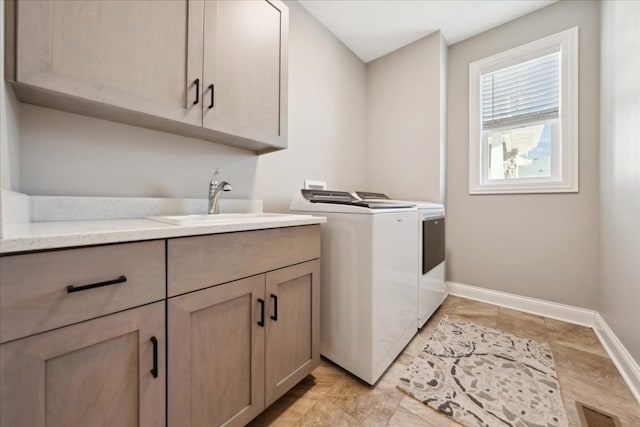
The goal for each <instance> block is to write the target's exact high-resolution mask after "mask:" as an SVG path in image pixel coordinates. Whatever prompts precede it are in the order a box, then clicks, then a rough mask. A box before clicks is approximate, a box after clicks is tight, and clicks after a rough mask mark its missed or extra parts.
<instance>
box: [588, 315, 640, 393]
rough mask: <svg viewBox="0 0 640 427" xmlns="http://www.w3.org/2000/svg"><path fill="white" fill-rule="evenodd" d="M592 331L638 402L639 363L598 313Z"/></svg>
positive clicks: (639, 384) (639, 390)
mask: <svg viewBox="0 0 640 427" xmlns="http://www.w3.org/2000/svg"><path fill="white" fill-rule="evenodd" d="M593 331H594V332H595V333H596V335H597V336H598V338H599V339H600V342H601V343H602V346H603V347H604V348H605V350H607V353H609V357H611V360H612V361H613V364H614V365H616V368H618V371H619V372H620V375H622V378H623V379H624V381H625V382H626V383H627V386H629V389H630V390H631V393H633V395H634V397H635V398H636V400H637V401H638V403H640V365H638V363H637V362H636V361H635V360H633V357H631V355H630V354H629V352H628V351H627V349H626V348H625V346H624V345H623V344H622V343H621V342H620V340H619V339H618V337H617V336H616V334H614V333H613V331H612V330H611V328H610V327H609V325H607V322H605V320H604V319H603V318H602V316H601V315H600V313H596V316H595V322H594V325H593Z"/></svg>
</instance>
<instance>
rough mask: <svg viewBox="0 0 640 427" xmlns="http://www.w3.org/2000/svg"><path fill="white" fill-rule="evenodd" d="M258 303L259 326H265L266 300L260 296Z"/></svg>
mask: <svg viewBox="0 0 640 427" xmlns="http://www.w3.org/2000/svg"><path fill="white" fill-rule="evenodd" d="M258 304H260V320H258V326H262V327H263V328H264V300H263V299H262V298H258Z"/></svg>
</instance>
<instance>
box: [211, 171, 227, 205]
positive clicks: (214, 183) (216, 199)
mask: <svg viewBox="0 0 640 427" xmlns="http://www.w3.org/2000/svg"><path fill="white" fill-rule="evenodd" d="M220 172H222V171H221V170H220V168H217V169H216V171H215V172H214V173H213V177H212V178H211V183H210V184H209V214H219V213H220V207H219V203H220V193H221V192H222V191H231V184H229V183H228V182H227V181H222V182H220V183H218V175H219V174H220Z"/></svg>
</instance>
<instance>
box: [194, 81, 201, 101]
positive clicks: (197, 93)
mask: <svg viewBox="0 0 640 427" xmlns="http://www.w3.org/2000/svg"><path fill="white" fill-rule="evenodd" d="M193 83H194V84H195V85H196V100H195V101H193V105H196V104H197V103H198V102H200V79H196V80H195V81H194V82H193Z"/></svg>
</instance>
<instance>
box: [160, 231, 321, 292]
mask: <svg viewBox="0 0 640 427" xmlns="http://www.w3.org/2000/svg"><path fill="white" fill-rule="evenodd" d="M319 257H320V226H319V225H305V226H299V227H287V228H272V229H267V230H255V231H244V232H237V233H226V234H212V235H207V236H195V237H185V238H177V239H170V240H169V242H168V244H167V259H168V261H167V263H168V265H167V283H168V293H169V296H170V297H171V296H175V295H180V294H183V293H185V292H190V291H195V290H198V289H202V288H206V287H208V286H213V285H218V284H220V283H225V282H230V281H232V280H237V279H241V278H243V277H248V276H252V275H254V274H259V273H264V272H267V271H271V270H275V269H277V268H282V267H285V266H288V265H292V264H297V263H300V262H304V261H309V260H311V259H315V258H319Z"/></svg>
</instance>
